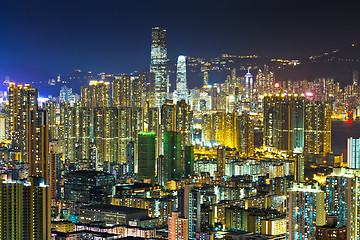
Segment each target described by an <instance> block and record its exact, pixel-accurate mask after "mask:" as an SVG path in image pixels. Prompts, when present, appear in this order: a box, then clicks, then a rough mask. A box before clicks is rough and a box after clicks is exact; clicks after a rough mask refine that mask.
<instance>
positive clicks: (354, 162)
mask: <svg viewBox="0 0 360 240" xmlns="http://www.w3.org/2000/svg"><path fill="white" fill-rule="evenodd" d="M347 164H348V167H349V168H356V169H360V138H352V137H351V138H348V140H347Z"/></svg>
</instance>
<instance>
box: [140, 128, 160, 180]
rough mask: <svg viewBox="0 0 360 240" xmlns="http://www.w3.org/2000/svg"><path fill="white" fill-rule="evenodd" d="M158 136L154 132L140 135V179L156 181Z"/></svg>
mask: <svg viewBox="0 0 360 240" xmlns="http://www.w3.org/2000/svg"><path fill="white" fill-rule="evenodd" d="M155 137H156V134H155V133H154V132H139V133H138V170H137V172H138V179H139V180H141V179H144V178H147V179H151V180H152V181H155V163H156V141H155V139H156V138H155Z"/></svg>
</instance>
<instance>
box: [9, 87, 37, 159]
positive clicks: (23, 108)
mask: <svg viewBox="0 0 360 240" xmlns="http://www.w3.org/2000/svg"><path fill="white" fill-rule="evenodd" d="M37 98H38V90H37V89H36V88H32V86H31V85H29V84H25V85H24V86H23V85H18V86H15V83H9V105H8V119H9V123H8V128H9V129H8V132H9V135H10V138H11V141H12V148H13V150H14V151H16V152H18V153H19V154H18V155H17V156H16V158H17V160H19V161H23V162H25V161H28V153H29V151H28V144H29V135H28V130H29V121H30V119H29V117H30V111H32V110H35V109H37V106H38V103H37Z"/></svg>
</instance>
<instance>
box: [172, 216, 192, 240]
mask: <svg viewBox="0 0 360 240" xmlns="http://www.w3.org/2000/svg"><path fill="white" fill-rule="evenodd" d="M180 214H181V213H180V212H172V214H171V217H169V223H168V235H169V237H168V239H169V240H188V219H186V218H184V217H181V216H180Z"/></svg>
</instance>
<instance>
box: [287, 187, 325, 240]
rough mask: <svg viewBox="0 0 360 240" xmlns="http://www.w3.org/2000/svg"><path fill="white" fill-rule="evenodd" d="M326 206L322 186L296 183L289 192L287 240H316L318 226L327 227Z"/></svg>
mask: <svg viewBox="0 0 360 240" xmlns="http://www.w3.org/2000/svg"><path fill="white" fill-rule="evenodd" d="M324 204H325V203H324V191H322V190H321V189H320V186H318V185H317V184H314V185H310V184H309V185H307V184H305V183H294V185H293V187H292V188H291V189H290V190H289V191H288V200H287V219H288V223H287V236H286V239H289V240H297V239H315V234H316V232H315V230H316V226H323V225H325V208H324V207H325V206H324Z"/></svg>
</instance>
